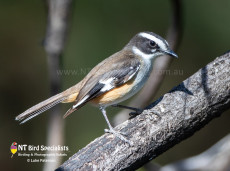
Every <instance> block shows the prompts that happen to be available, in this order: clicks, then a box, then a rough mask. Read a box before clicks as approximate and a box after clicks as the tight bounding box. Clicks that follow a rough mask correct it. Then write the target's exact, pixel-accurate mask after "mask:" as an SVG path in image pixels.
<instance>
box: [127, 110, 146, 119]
mask: <svg viewBox="0 0 230 171" xmlns="http://www.w3.org/2000/svg"><path fill="white" fill-rule="evenodd" d="M142 112H143V110H142V109H137V110H135V111H134V112H130V113H129V116H130V117H131V118H134V117H136V116H137V115H140V114H141V113H142Z"/></svg>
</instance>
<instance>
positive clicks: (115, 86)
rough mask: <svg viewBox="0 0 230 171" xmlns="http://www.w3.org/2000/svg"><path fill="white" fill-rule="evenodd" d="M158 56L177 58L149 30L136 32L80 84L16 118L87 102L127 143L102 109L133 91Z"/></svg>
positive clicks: (130, 94)
mask: <svg viewBox="0 0 230 171" xmlns="http://www.w3.org/2000/svg"><path fill="white" fill-rule="evenodd" d="M162 55H170V56H172V57H176V58H177V55H176V54H175V53H174V52H173V51H172V50H171V49H170V48H169V45H168V43H167V41H166V40H165V39H163V38H162V37H160V36H158V35H157V34H154V33H152V32H141V33H138V34H136V35H135V36H134V37H133V38H132V39H131V40H130V41H129V43H128V44H127V45H126V46H125V47H124V48H123V49H122V50H121V51H119V52H117V53H115V54H113V55H111V56H110V57H108V58H106V59H105V60H103V61H102V62H100V63H99V64H98V65H96V66H95V67H94V68H93V69H92V70H91V71H90V72H89V73H88V74H87V75H86V77H85V78H83V80H82V81H81V82H80V83H78V84H76V85H75V86H73V87H71V88H69V89H67V90H66V91H64V92H62V93H59V94H57V95H55V96H53V97H51V98H49V99H47V100H45V101H43V102H41V103H39V104H37V105H35V106H33V107H31V108H30V109H28V110H26V111H25V112H23V113H22V114H20V115H18V116H17V117H16V120H18V121H21V123H25V122H26V121H28V120H30V119H31V118H33V117H35V116H37V115H39V114H40V113H42V112H44V111H46V110H48V109H50V108H51V107H53V106H55V105H57V104H58V103H70V102H74V105H73V106H72V108H70V109H69V110H68V111H67V112H66V114H65V115H64V118H65V117H67V116H68V115H69V114H71V113H72V112H74V111H75V110H78V109H80V108H81V107H82V106H84V105H85V104H86V103H88V102H91V103H93V104H94V105H96V106H98V107H99V108H100V110H101V112H102V114H103V115H104V117H105V120H106V122H107V124H108V127H109V129H106V130H105V131H106V132H110V133H113V134H114V135H115V136H117V137H118V138H120V139H121V140H123V141H125V142H129V141H128V140H127V139H126V138H125V137H124V136H123V135H121V134H120V133H119V132H118V131H115V130H114V129H113V127H112V126H111V124H110V122H109V120H108V118H107V115H106V110H105V109H106V107H108V106H112V105H116V104H118V103H120V102H122V101H124V100H126V99H128V98H130V97H131V96H133V95H134V94H135V93H137V92H138V91H139V90H140V89H141V88H142V87H143V85H144V84H145V82H146V81H147V79H148V78H149V75H150V73H151V70H152V66H153V62H154V59H155V58H156V57H159V56H162ZM128 108H129V107H128ZM131 109H133V108H131Z"/></svg>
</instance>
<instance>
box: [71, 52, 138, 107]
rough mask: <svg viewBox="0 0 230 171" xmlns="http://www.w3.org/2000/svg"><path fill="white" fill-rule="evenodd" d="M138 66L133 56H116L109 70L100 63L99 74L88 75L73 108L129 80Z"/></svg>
mask: <svg viewBox="0 0 230 171" xmlns="http://www.w3.org/2000/svg"><path fill="white" fill-rule="evenodd" d="M139 68H140V61H139V60H138V59H137V58H134V57H133V56H127V57H126V58H122V59H119V58H118V59H117V61H115V62H114V63H111V64H110V68H109V70H108V69H106V68H104V66H103V65H101V66H100V68H99V69H98V70H97V72H98V73H100V74H95V75H93V76H92V77H90V78H89V79H88V80H87V81H86V83H85V86H83V88H82V89H81V90H80V92H79V95H78V98H77V99H76V102H75V105H74V108H80V107H81V106H82V105H84V104H85V103H86V102H88V101H90V100H92V99H94V98H96V97H98V96H100V95H102V94H103V93H105V92H107V91H109V90H111V89H113V88H116V87H118V86H121V85H122V84H124V83H126V82H127V81H129V80H131V79H132V78H133V77H134V76H135V75H136V73H137V72H138V70H139Z"/></svg>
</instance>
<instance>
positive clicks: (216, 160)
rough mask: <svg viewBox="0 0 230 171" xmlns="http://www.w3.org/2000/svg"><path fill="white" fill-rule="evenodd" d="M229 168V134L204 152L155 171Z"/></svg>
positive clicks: (225, 170)
mask: <svg viewBox="0 0 230 171" xmlns="http://www.w3.org/2000/svg"><path fill="white" fill-rule="evenodd" d="M178 170H183V171H192V170H199V171H207V170H209V171H216V170H218V171H228V170H230V134H229V135H227V136H226V137H224V138H223V139H221V140H220V141H219V142H218V143H216V144H215V145H213V146H212V147H211V148H209V149H208V150H206V151H205V152H203V153H201V154H199V155H197V156H193V157H190V158H188V159H185V160H182V161H179V162H175V163H172V164H169V165H166V166H164V167H162V168H161V169H159V170H157V171H178Z"/></svg>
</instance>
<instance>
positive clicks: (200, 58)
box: [0, 0, 230, 171]
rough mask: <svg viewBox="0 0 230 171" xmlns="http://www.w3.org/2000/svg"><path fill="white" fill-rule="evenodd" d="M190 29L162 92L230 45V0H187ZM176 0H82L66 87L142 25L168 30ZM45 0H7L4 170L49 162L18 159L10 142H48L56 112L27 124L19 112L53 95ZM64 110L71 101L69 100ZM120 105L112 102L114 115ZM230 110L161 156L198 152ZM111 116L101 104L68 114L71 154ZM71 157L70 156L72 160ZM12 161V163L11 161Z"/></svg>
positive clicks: (66, 64)
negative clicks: (21, 122) (106, 115)
mask: <svg viewBox="0 0 230 171" xmlns="http://www.w3.org/2000/svg"><path fill="white" fill-rule="evenodd" d="M183 10H184V14H183V23H184V24H183V26H184V32H183V37H182V41H181V45H180V47H179V50H178V52H177V53H178V55H179V59H178V60H174V62H173V64H172V65H171V67H170V70H172V71H174V70H179V71H182V72H183V74H181V75H167V77H166V79H165V81H164V82H163V84H162V86H161V88H160V90H159V92H158V94H157V96H156V99H157V98H158V97H160V96H161V95H162V94H164V93H165V92H167V91H169V90H170V89H171V88H172V87H173V86H176V85H177V84H179V83H180V82H181V81H183V80H184V79H186V78H187V77H188V76H190V75H192V74H193V73H194V72H196V71H197V70H198V69H199V68H201V67H203V66H205V65H206V64H207V63H208V62H210V61H212V60H213V59H215V57H217V56H220V55H222V54H223V53H225V52H226V51H228V50H230V46H229V45H230V30H229V28H230V22H229V16H230V1H229V0H221V1H209V0H203V1H200V0H193V1H183ZM170 14H171V6H170V2H169V1H168V0H163V1H159V0H158V1H157V0H156V1H154V0H142V1H137V0H126V1H122V0H110V1H108V0H100V1H99V0H96V1H90V0H77V1H74V3H73V16H72V22H71V26H70V29H69V34H68V40H67V44H66V48H65V51H64V55H63V61H62V62H63V69H66V70H75V71H76V72H75V74H72V75H71V74H70V75H65V74H63V75H60V77H61V79H62V82H63V90H64V89H66V88H68V87H70V86H72V85H74V84H76V83H77V82H78V81H80V80H81V79H82V78H83V77H84V76H85V75H86V74H87V72H88V71H89V69H91V68H92V67H94V66H95V65H96V64H97V63H98V62H100V61H101V60H103V59H104V58H106V57H108V56H109V55H111V54H113V53H114V52H116V51H118V50H120V49H121V48H122V47H123V46H124V45H125V44H126V43H127V42H128V41H129V40H130V38H131V37H132V36H133V35H135V34H136V33H138V32H140V31H146V30H148V31H153V32H155V33H157V34H159V35H161V36H162V37H165V35H166V32H167V28H168V26H169V23H170ZM46 15H47V13H46V7H45V4H44V1H34V0H32V1H31V0H21V1H15V0H1V1H0V23H1V26H0V56H1V63H0V71H1V72H0V76H1V77H0V92H1V96H0V105H1V106H0V112H1V119H0V133H1V141H0V148H1V152H0V162H1V167H2V170H27V169H28V170H31V169H33V170H35V171H36V170H41V169H42V165H43V163H27V162H26V160H25V158H23V157H17V156H15V157H14V158H13V159H11V158H10V157H11V153H10V145H11V143H12V142H14V141H16V142H18V143H20V144H33V145H42V144H46V128H47V122H48V119H49V117H48V114H49V111H48V112H45V113H44V114H42V115H41V116H39V117H37V118H36V119H33V120H31V121H30V122H28V123H26V124H24V125H19V124H18V123H17V122H16V121H15V120H14V118H15V116H16V115H18V114H19V113H21V112H23V111H25V110H26V109H27V108H29V107H31V106H33V105H35V104H37V103H38V102H40V101H42V100H45V99H46V98H48V97H49V80H48V73H47V71H48V70H47V58H46V54H45V51H44V49H43V47H42V41H43V39H44V35H45V30H46ZM61 106H62V112H63V114H64V113H65V111H66V110H67V109H68V108H69V107H70V104H61ZM118 111H119V110H118V109H113V108H112V109H109V110H108V113H109V117H110V119H112V118H113V116H115V114H116V113H117V112H118ZM229 120H230V116H229V111H228V112H226V113H225V114H223V115H222V116H221V117H219V118H217V119H215V120H213V121H212V122H211V123H210V124H209V125H207V126H206V127H205V128H204V129H202V130H201V131H199V132H198V133H196V134H195V135H194V136H192V137H191V138H189V139H187V140H185V141H183V142H182V143H180V144H178V145H177V146H175V147H174V148H172V149H170V150H169V151H167V152H165V153H164V154H163V155H161V156H160V157H158V158H157V159H155V160H154V161H156V162H158V163H159V164H161V165H164V164H167V163H169V162H173V161H177V160H180V159H183V158H185V157H189V156H191V155H196V154H198V153H200V152H202V151H204V150H205V149H207V148H209V147H210V146H211V145H213V144H214V143H215V142H217V141H218V140H219V139H220V138H222V137H224V136H225V135H226V134H227V133H229V131H230V124H229ZM106 126H107V125H106V123H105V121H104V118H103V116H102V114H101V113H100V111H99V110H98V109H96V108H94V107H92V106H90V105H87V106H85V107H83V108H82V109H81V110H79V111H77V112H75V113H74V114H73V115H72V116H70V117H68V118H67V119H65V131H64V132H65V143H64V145H66V146H69V149H70V152H68V157H70V156H72V155H73V154H74V153H75V152H77V151H78V150H79V149H81V148H82V147H84V146H85V145H86V144H88V143H89V142H90V141H92V140H94V139H95V138H96V137H98V136H100V135H102V134H103V130H104V128H105V127H106ZM68 157H65V158H64V159H63V161H64V160H66V159H68ZM3 168H4V169H3Z"/></svg>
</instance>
